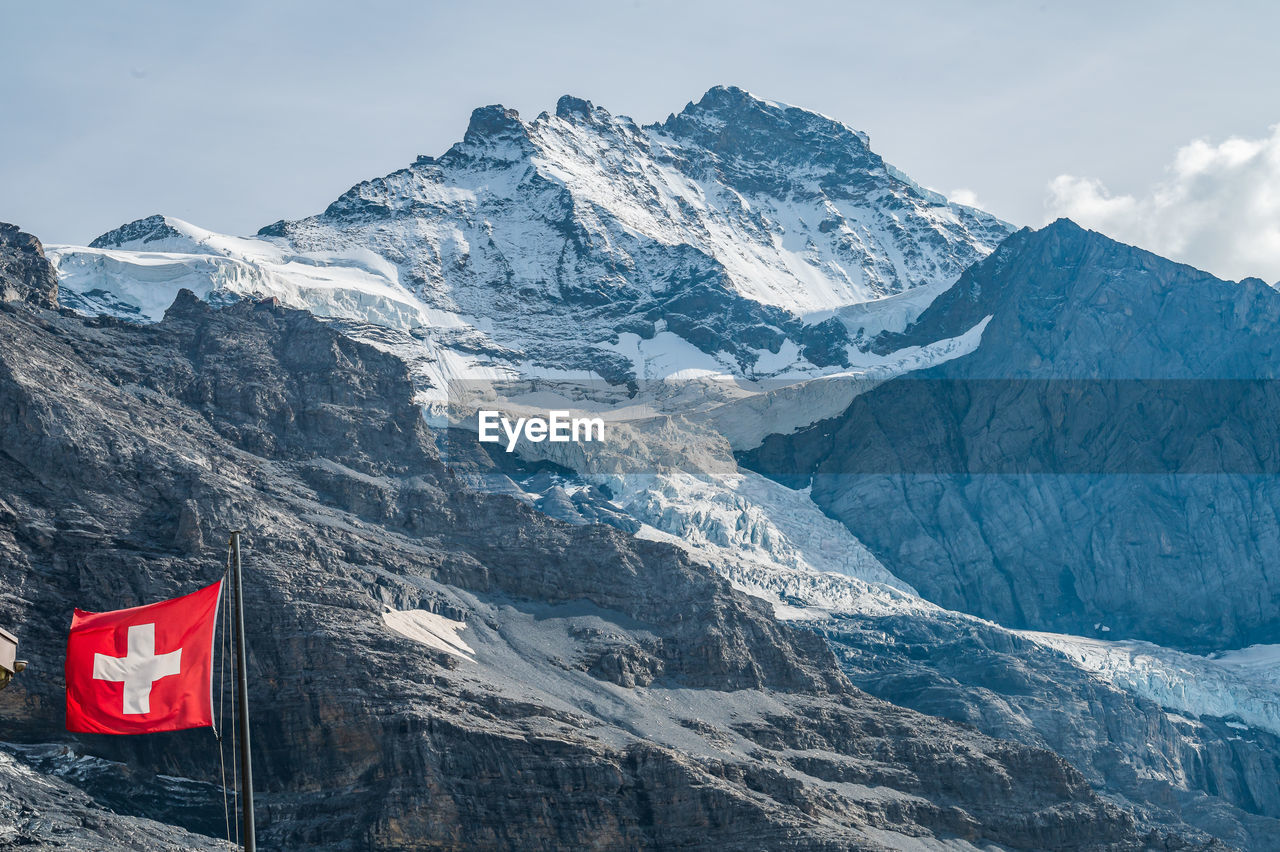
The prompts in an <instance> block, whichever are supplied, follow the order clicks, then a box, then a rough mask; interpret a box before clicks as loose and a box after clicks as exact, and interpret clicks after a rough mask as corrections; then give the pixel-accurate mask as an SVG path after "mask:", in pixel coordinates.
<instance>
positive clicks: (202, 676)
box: [66, 581, 222, 734]
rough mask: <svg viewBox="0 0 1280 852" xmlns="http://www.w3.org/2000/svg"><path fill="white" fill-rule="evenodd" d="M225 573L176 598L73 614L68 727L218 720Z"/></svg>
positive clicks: (91, 729)
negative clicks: (217, 635) (216, 657)
mask: <svg viewBox="0 0 1280 852" xmlns="http://www.w3.org/2000/svg"><path fill="white" fill-rule="evenodd" d="M221 596H222V583H221V581H219V582H217V583H214V584H213V585H212V586H206V587H205V588H203V589H201V590H200V591H198V592H192V593H191V594H189V595H183V596H182V597H180V598H174V599H173V600H168V601H161V602H160V603H153V604H148V605H146V606H136V607H133V608H132V609H118V610H115V611H114V612H84V611H83V610H80V609H77V610H76V611H75V614H74V615H72V617H71V636H70V638H69V639H68V640H67V667H66V675H67V730H68V731H82V732H85V733H91V734H149V733H152V732H154V731H177V730H180V729H182V728H200V727H205V726H210V725H212V724H213V694H212V692H213V631H214V626H215V625H216V624H217V620H218V600H219V599H220V598H221Z"/></svg>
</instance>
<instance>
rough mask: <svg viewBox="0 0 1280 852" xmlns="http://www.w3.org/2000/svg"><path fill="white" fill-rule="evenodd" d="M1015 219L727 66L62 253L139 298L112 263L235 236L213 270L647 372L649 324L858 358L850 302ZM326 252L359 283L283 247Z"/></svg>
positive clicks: (947, 271)
mask: <svg viewBox="0 0 1280 852" xmlns="http://www.w3.org/2000/svg"><path fill="white" fill-rule="evenodd" d="M1011 231H1012V228H1011V227H1010V226H1008V225H1007V224H1005V223H1004V222H1001V221H1000V220H998V219H996V218H995V217H993V216H991V215H989V214H987V213H984V212H983V211H980V210H977V209H974V208H970V207H965V206H963V205H959V204H953V203H950V202H948V201H947V200H946V199H945V198H943V197H942V196H940V195H938V194H937V193H934V192H931V191H928V190H925V189H923V188H921V187H920V186H918V185H916V184H915V183H914V182H912V181H911V180H910V179H909V178H907V177H906V176H905V175H903V174H902V173H901V172H899V171H898V170H897V169H895V168H894V167H893V166H891V165H889V164H887V163H886V162H885V161H884V160H883V159H882V158H881V157H880V156H879V155H878V154H876V153H875V152H873V151H872V150H871V148H870V146H869V141H868V138H867V136H866V134H864V133H860V132H858V131H855V130H852V129H850V128H849V127H847V126H845V125H843V124H841V123H840V122H838V121H835V120H833V119H830V118H827V117H825V116H821V115H818V114H816V113H812V112H808V111H805V110H802V109H798V108H796V107H789V106H784V105H781V104H776V103H772V102H769V101H764V100H761V99H758V98H755V97H753V96H751V95H749V94H748V93H746V92H743V91H742V90H740V89H734V88H723V87H717V88H714V89H712V90H711V91H709V92H708V93H707V94H706V95H705V96H704V97H703V98H702V99H701V100H700V101H698V102H697V103H690V104H689V105H688V106H686V107H685V109H684V110H682V111H681V112H680V113H679V114H676V115H672V116H671V117H670V118H668V119H667V120H666V121H665V122H662V123H660V124H653V125H649V126H641V125H638V124H637V123H636V122H634V121H632V120H631V119H630V118H627V117H625V116H614V115H611V114H610V113H609V112H607V111H606V110H605V109H603V108H602V107H597V106H594V105H592V104H590V103H588V102H586V101H583V100H580V99H578V98H573V97H569V96H566V97H564V98H561V99H560V102H559V103H558V104H557V107H556V110H555V113H554V114H547V113H543V114H542V115H539V116H538V117H537V118H535V119H533V120H532V121H525V120H523V119H521V118H520V116H519V115H518V114H517V113H516V112H515V111H514V110H509V109H505V108H503V107H501V106H489V107H484V108H481V109H478V110H476V111H475V112H474V113H473V115H472V117H471V122H470V125H469V126H468V128H467V132H466V135H465V136H464V138H463V140H462V141H461V142H459V143H458V144H456V145H454V146H453V147H452V148H450V149H449V151H447V152H446V153H445V154H443V155H442V156H440V157H419V158H418V160H417V161H416V162H414V163H413V164H412V165H411V166H409V167H408V168H406V169H401V170H400V171H397V172H394V173H392V174H390V175H387V176H385V177H382V178H377V179H375V180H370V181H365V182H362V183H360V184H357V185H356V186H355V187H353V188H352V189H351V190H349V191H348V192H347V193H346V194H344V195H343V196H342V197H341V198H339V199H338V200H337V201H335V202H334V203H333V204H331V205H330V206H329V207H328V209H326V210H325V211H324V212H323V213H322V214H320V215H318V216H313V217H310V218H307V219H303V220H300V221H296V222H277V223H275V224H273V225H270V226H268V227H266V228H263V229H262V230H261V231H260V232H259V235H258V237H259V239H256V240H234V239H232V238H220V237H219V235H210V234H209V233H208V232H200V231H199V229H196V228H193V227H192V226H189V225H187V224H186V223H179V222H177V221H176V220H168V219H165V218H164V217H150V218H148V219H143V220H139V221H137V222H133V223H130V224H128V225H125V226H123V227H121V228H119V229H117V230H115V231H112V232H110V233H107V234H104V235H102V236H101V237H99V238H98V239H96V240H94V242H93V244H92V246H91V247H90V248H91V249H93V251H89V250H83V251H72V252H68V253H66V254H64V255H63V256H62V261H61V266H62V269H63V272H64V275H66V276H67V280H68V282H69V283H70V286H71V287H72V289H73V290H74V291H75V292H76V293H77V296H79V294H87V299H86V304H89V305H92V306H93V308H94V309H95V310H108V311H126V312H127V310H128V309H129V307H130V306H132V307H133V308H134V309H135V310H136V309H138V308H139V307H141V305H140V304H139V302H140V297H139V298H134V299H133V301H132V302H130V300H129V298H128V297H126V298H125V300H124V302H123V304H121V303H120V302H119V296H120V293H119V291H120V290H121V289H122V288H121V287H120V286H118V284H115V283H113V282H116V281H118V280H119V279H120V278H130V277H132V278H133V279H139V278H140V279H148V278H149V277H150V276H151V274H152V273H153V272H154V263H155V260H156V258H155V254H156V253H169V254H171V255H183V254H185V255H192V256H200V255H210V254H212V255H217V256H223V257H231V258H234V259H236V260H237V261H238V262H237V263H236V264H233V266H234V267H235V268H234V270H229V269H227V268H226V265H225V264H222V265H216V266H217V268H215V269H212V270H210V271H208V272H206V273H205V274H206V275H208V276H211V278H212V279H213V283H212V284H211V285H210V286H211V287H212V288H213V289H219V288H221V289H223V290H230V291H234V292H240V293H249V294H253V295H258V296H263V295H281V294H280V293H279V292H278V290H279V289H280V288H279V286H278V284H279V282H278V280H277V279H278V277H279V276H280V275H284V276H285V277H288V278H291V280H293V281H294V282H295V283H294V285H292V287H286V288H285V289H286V290H289V291H290V292H289V293H288V294H285V295H284V297H285V298H286V301H289V300H290V297H291V296H296V297H297V298H298V299H299V300H300V302H301V304H300V305H299V306H306V307H311V308H314V307H315V304H317V303H323V304H324V306H325V307H324V309H325V310H326V311H328V312H332V313H345V314H347V315H350V314H353V313H360V314H361V315H360V318H361V319H367V318H368V307H367V303H368V302H369V301H370V300H372V299H390V300H392V301H398V303H400V304H399V307H397V309H396V310H398V311H402V310H403V304H402V303H405V302H412V303H413V304H414V305H415V306H416V308H417V309H419V313H416V314H413V312H410V313H411V314H412V316H411V317H410V318H408V319H404V320H403V321H405V322H409V323H411V324H417V325H438V324H439V323H433V322H429V321H425V320H424V318H423V316H422V315H421V313H420V311H421V310H427V311H435V312H437V313H436V317H437V318H438V316H439V312H445V313H447V314H449V315H450V316H453V317H456V318H457V323H461V324H465V325H466V326H470V327H472V328H476V329H483V335H485V336H487V337H489V338H490V341H489V345H490V347H491V348H492V349H493V350H494V351H495V352H496V353H505V356H506V357H507V358H508V359H509V360H513V361H516V362H521V363H533V364H542V365H550V366H555V367H561V368H576V369H583V370H591V371H594V372H595V373H597V374H598V375H600V376H602V377H603V378H605V379H607V380H610V381H625V380H627V379H635V378H637V377H638V374H639V373H642V372H644V365H643V363H639V364H637V359H636V357H634V356H632V355H630V354H629V350H630V349H635V348H637V346H639V347H640V348H641V349H644V348H646V347H645V346H644V345H642V344H643V343H644V342H645V341H648V342H650V346H651V347H657V348H670V347H671V346H685V347H689V348H690V349H691V350H692V351H694V352H699V351H700V352H701V353H702V354H703V355H704V356H705V357H706V358H708V359H716V360H718V362H720V363H721V367H722V368H723V369H725V370H727V371H729V372H730V373H733V374H750V375H755V374H762V375H765V374H769V373H770V372H771V371H775V370H777V369H779V368H780V367H793V366H796V365H800V366H804V367H806V368H808V369H814V368H821V367H834V366H841V365H846V364H848V363H849V357H850V352H849V349H850V347H851V346H853V345H854V344H855V343H859V342H861V343H864V344H865V341H863V340H860V339H859V328H858V327H853V328H850V327H848V326H847V325H846V324H845V323H842V322H840V321H839V320H837V319H834V318H833V314H834V313H835V311H836V310H837V309H839V308H843V307H847V306H849V305H853V304H860V303H864V302H868V301H872V300H876V299H879V298H881V297H885V296H890V295H893V294H896V293H901V292H903V291H905V290H908V289H912V288H915V287H918V286H921V285H938V284H946V283H948V282H950V281H951V280H953V279H954V278H955V277H956V276H957V275H959V274H960V272H961V271H962V270H963V269H964V268H965V267H967V266H968V265H969V264H971V263H972V262H973V261H975V260H977V259H979V258H981V257H983V256H985V255H986V254H987V253H988V252H990V251H991V250H992V249H993V248H994V247H995V245H996V244H997V243H998V242H999V241H1000V240H1001V239H1003V238H1004V237H1005V236H1006V235H1008V234H1009V233H1010V232H1011ZM121 251H126V252H130V251H131V252H138V253H145V254H146V255H147V256H148V259H147V261H146V262H145V263H143V262H142V261H138V262H137V263H133V264H132V265H131V261H130V259H129V258H128V257H126V256H124V255H122V254H121ZM319 255H323V256H324V257H325V259H326V260H325V263H333V262H334V261H335V260H336V262H338V263H339V264H346V265H348V266H351V267H356V268H358V269H359V270H360V272H361V273H362V274H363V276H362V277H361V280H349V281H345V282H342V283H341V284H340V286H339V289H341V290H342V291H343V292H344V293H347V294H350V293H352V292H357V293H358V294H359V295H357V296H350V295H348V296H335V295H334V292H333V288H332V287H329V286H327V287H325V288H316V290H315V291H313V290H312V289H311V288H309V287H308V284H307V282H306V279H307V274H306V272H305V270H302V271H300V274H299V273H293V274H291V272H290V271H289V270H282V269H281V268H280V267H281V266H288V265H289V264H290V263H302V264H306V263H310V264H311V265H312V266H313V267H314V266H315V265H319V264H318V263H317V262H316V261H315V260H314V258H315V257H317V256H319ZM306 258H312V260H310V261H308V260H306ZM239 261H243V263H239ZM203 263H205V264H206V265H207V264H208V262H207V261H204V262H203ZM121 264H123V265H124V267H128V268H122V267H121ZM325 274H329V273H325ZM298 282H301V283H298ZM123 289H128V287H127V286H126V287H125V288H123ZM193 289H196V290H197V292H200V289H199V288H198V287H193ZM97 293H112V294H115V296H116V297H117V299H116V301H115V302H112V301H103V300H102V299H100V298H95V294H97ZM308 300H312V301H311V302H309V301H308ZM334 300H336V301H337V302H339V303H340V304H337V305H335V304H334V303H333V302H334ZM291 303H293V302H291ZM362 303H363V304H365V308H364V309H363V311H362V312H361V311H359V310H357V308H358V306H359V305H360V304H362ZM384 313H385V312H384ZM655 338H658V342H657V343H653V341H654V340H655Z"/></svg>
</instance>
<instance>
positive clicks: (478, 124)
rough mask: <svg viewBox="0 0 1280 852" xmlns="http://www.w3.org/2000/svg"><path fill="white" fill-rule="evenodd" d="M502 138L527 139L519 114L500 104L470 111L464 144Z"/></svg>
mask: <svg viewBox="0 0 1280 852" xmlns="http://www.w3.org/2000/svg"><path fill="white" fill-rule="evenodd" d="M502 137H524V138H528V133H527V132H526V130H525V126H524V122H522V121H521V120H520V113H518V112H516V111H515V110H514V109H508V108H507V107H504V106H503V105H502V104H490V105H489V106H482V107H477V108H476V109H473V110H472V111H471V120H470V121H469V122H468V123H467V132H466V134H465V135H464V136H463V137H462V139H463V141H464V142H467V143H476V142H482V141H487V140H490V139H496V138H502Z"/></svg>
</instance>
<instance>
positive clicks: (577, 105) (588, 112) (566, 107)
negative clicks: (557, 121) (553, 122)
mask: <svg viewBox="0 0 1280 852" xmlns="http://www.w3.org/2000/svg"><path fill="white" fill-rule="evenodd" d="M597 109H599V107H597V106H596V105H595V104H593V103H591V101H589V100H586V99H585V98H578V97H574V96H573V95H561V96H560V100H558V101H556V118H563V119H565V120H569V121H571V120H573V119H574V118H591V116H592V115H593V114H594V113H595V111H596V110H597Z"/></svg>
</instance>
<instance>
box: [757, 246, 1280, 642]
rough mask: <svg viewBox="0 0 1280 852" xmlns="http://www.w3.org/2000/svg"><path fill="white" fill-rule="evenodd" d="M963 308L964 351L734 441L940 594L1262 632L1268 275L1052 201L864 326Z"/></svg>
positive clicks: (1009, 610)
mask: <svg viewBox="0 0 1280 852" xmlns="http://www.w3.org/2000/svg"><path fill="white" fill-rule="evenodd" d="M985 316H990V317H991V319H990V321H989V323H988V324H987V325H986V328H985V330H984V331H983V333H982V341H981V344H980V345H979V346H978V347H977V348H976V349H975V350H974V351H973V352H972V353H970V354H968V355H965V356H964V357H961V358H957V359H955V360H953V361H949V362H947V363H945V364H941V365H939V366H937V367H934V368H931V369H929V370H926V371H921V372H919V373H916V374H913V375H912V376H911V377H909V378H902V379H898V380H894V381H892V382H889V383H887V384H884V385H881V386H880V387H878V388H876V389H875V390H874V391H872V392H870V393H868V394H865V395H863V396H861V397H859V398H858V399H856V400H855V401H854V402H853V404H852V405H851V406H850V407H849V409H848V410H846V411H845V412H844V414H842V415H841V416H840V417H838V418H836V419H834V420H830V421H825V422H823V423H820V424H817V425H815V426H814V427H812V428H810V429H807V430H803V431H801V432H799V433H797V434H795V435H790V436H775V437H773V438H770V439H769V440H767V441H766V442H765V443H764V444H763V445H762V446H761V447H760V448H758V449H756V450H754V451H752V452H750V453H748V454H746V455H745V456H744V459H745V461H746V463H747V464H748V465H749V466H752V467H755V468H757V469H759V470H762V471H766V472H769V473H770V474H771V475H774V476H778V477H782V478H785V479H786V481H788V482H791V483H792V484H807V483H811V484H812V492H811V493H812V497H813V499H814V500H815V501H816V502H817V503H818V504H819V505H820V506H821V507H822V508H823V510H824V511H826V512H828V513H829V514H831V515H832V516H834V517H837V518H839V519H841V520H842V521H843V522H844V523H845V524H846V525H847V526H848V528H849V529H850V530H851V531H853V532H854V534H855V535H857V536H858V538H859V539H860V540H862V541H863V542H864V543H865V544H866V545H867V546H868V547H869V548H870V549H871V550H872V552H874V553H875V554H876V556H877V557H878V558H879V559H880V560H881V561H882V562H883V563H884V565H885V566H886V567H888V568H889V570H891V571H892V572H893V573H895V574H896V575H897V576H899V577H901V578H902V579H904V580H906V581H907V582H909V583H911V584H912V585H913V586H914V587H915V588H917V589H918V590H920V591H921V593H923V594H924V595H925V597H927V598H929V599H930V600H933V601H936V602H938V603H940V604H942V605H944V606H946V607H949V608H953V609H959V610H963V611H967V612H972V613H976V614H979V615H982V616H985V617H988V618H992V619H994V620H996V621H998V622H1000V623H1001V624H1004V625H1006V626H1013V627H1023V628H1031V629H1037V630H1053V631H1059V632H1065V633H1075V634H1080V635H1086V636H1106V637H1108V638H1112V639H1114V638H1122V637H1136V638H1141V639H1147V640H1150V641H1153V642H1156V643H1158V644H1163V645H1169V646H1173V647H1181V648H1185V649H1192V650H1202V651H1210V650H1216V649H1222V648H1230V647H1240V646H1243V645H1249V644H1253V643H1268V642H1277V641H1280V590H1278V589H1277V587H1276V578H1275V575H1274V572H1273V571H1272V570H1271V566H1272V565H1274V564H1275V563H1276V561H1277V559H1278V558H1280V521H1277V517H1276V513H1275V508H1274V507H1275V506H1277V505H1280V502H1277V501H1278V500H1280V492H1277V490H1276V489H1277V485H1276V479H1275V477H1274V475H1272V474H1274V473H1276V470H1275V469H1274V468H1275V464H1274V459H1276V458H1277V457H1278V456H1277V449H1280V443H1278V442H1280V438H1278V436H1277V433H1276V430H1275V423H1276V416H1275V415H1276V413H1277V410H1278V406H1280V397H1278V396H1277V393H1276V387H1275V382H1274V381H1273V380H1274V378H1275V376H1276V374H1277V368H1278V367H1280V348H1278V347H1277V344H1278V343H1280V332H1277V330H1276V329H1277V327H1278V326H1277V320H1280V293H1277V292H1276V291H1275V290H1273V289H1272V288H1270V287H1268V286H1266V285H1265V284H1263V283H1262V282H1261V281H1254V280H1246V281H1242V282H1240V283H1231V282H1225V281H1220V280H1217V279H1215V278H1213V277H1212V276H1209V275H1207V274H1205V273H1203V272H1199V271H1197V270H1194V269H1192V268H1190V267H1187V266H1183V265H1180V264H1175V263H1172V262H1170V261H1166V260H1164V259H1162V258H1159V257H1157V256H1155V255H1152V254H1149V253H1147V252H1143V251H1140V250H1138V249H1135V248H1132V247H1129V246H1124V245H1121V244H1119V243H1116V242H1113V241H1111V240H1109V239H1107V238H1106V237H1103V236H1102V235H1100V234H1096V233H1092V232H1086V231H1084V230H1082V229H1080V228H1079V227H1077V226H1075V225H1073V224H1071V223H1070V222H1066V221H1060V222H1058V223H1055V224H1054V225H1051V226H1049V227H1047V228H1045V229H1043V230H1041V231H1036V232H1031V231H1021V232H1019V233H1018V234H1015V235H1014V236H1013V237H1010V238H1009V240H1007V241H1006V242H1005V243H1004V244H1002V245H1001V247H1000V248H999V249H998V250H997V251H996V252H995V253H994V254H992V255H991V256H990V257H989V258H987V259H986V260H984V261H982V262H980V263H978V264H976V265H975V266H974V267H972V268H971V269H970V270H968V271H967V272H966V273H965V274H964V275H963V276H961V278H960V279H959V280H958V281H957V282H956V284H955V285H954V286H953V287H952V288H951V289H950V290H949V291H947V292H946V293H945V294H944V295H943V296H941V297H939V298H938V299H937V300H936V301H935V302H934V303H933V304H932V305H931V306H930V307H929V308H928V309H927V310H926V311H925V312H924V313H923V314H922V315H921V316H920V318H919V321H918V322H917V323H916V324H915V325H914V326H913V327H912V328H910V329H909V330H908V331H907V332H906V333H904V334H886V335H883V336H882V337H880V338H879V339H878V340H877V342H876V345H877V346H878V347H881V348H884V349H893V348H897V347H899V346H903V345H911V344H913V343H918V342H920V341H923V340H925V339H929V338H932V337H933V336H934V335H944V336H945V335H947V334H949V333H950V332H951V331H952V330H954V329H956V328H961V327H964V328H968V327H969V326H967V325H965V323H967V322H969V321H970V320H973V319H974V318H975V317H976V318H978V319H981V318H982V317H985Z"/></svg>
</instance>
